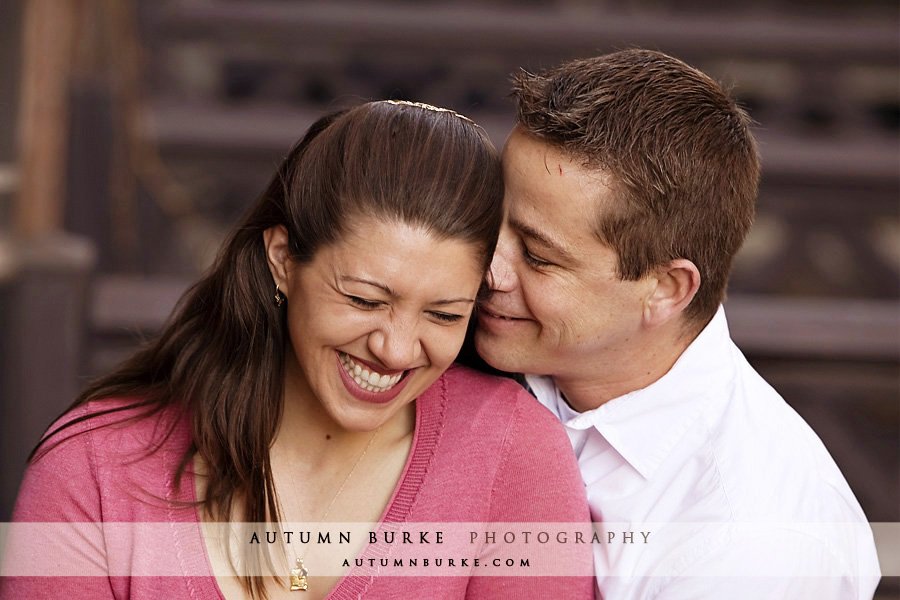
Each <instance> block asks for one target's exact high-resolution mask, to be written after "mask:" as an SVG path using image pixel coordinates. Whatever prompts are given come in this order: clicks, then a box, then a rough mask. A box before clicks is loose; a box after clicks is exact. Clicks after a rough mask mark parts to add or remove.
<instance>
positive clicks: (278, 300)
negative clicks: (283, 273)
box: [275, 283, 287, 308]
mask: <svg viewBox="0 0 900 600" xmlns="http://www.w3.org/2000/svg"><path fill="white" fill-rule="evenodd" d="M285 300H287V298H286V297H285V295H284V293H283V292H282V291H281V290H279V289H278V284H277V283H276V284H275V306H277V307H278V308H281V306H282V305H283V304H284V301H285Z"/></svg>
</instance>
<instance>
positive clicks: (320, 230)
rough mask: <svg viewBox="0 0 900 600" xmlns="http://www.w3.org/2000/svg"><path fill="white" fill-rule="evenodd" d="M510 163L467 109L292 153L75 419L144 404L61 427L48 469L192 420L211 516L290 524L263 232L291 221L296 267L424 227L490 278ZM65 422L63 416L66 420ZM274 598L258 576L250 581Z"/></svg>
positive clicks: (281, 346)
mask: <svg viewBox="0 0 900 600" xmlns="http://www.w3.org/2000/svg"><path fill="white" fill-rule="evenodd" d="M502 200H503V182H502V175H501V170H500V163H499V158H498V155H497V152H496V150H495V149H494V147H493V146H492V145H491V143H490V141H489V140H488V138H487V136H486V134H485V133H484V131H483V130H482V129H481V128H480V127H477V126H476V125H474V124H473V123H471V122H469V121H468V120H466V119H463V118H461V117H460V116H458V115H456V114H455V113H451V112H442V111H436V110H430V109H427V108H422V107H419V106H414V105H405V104H392V103H387V102H373V103H368V104H364V105H362V106H359V107H357V108H354V109H351V110H347V111H342V112H338V113H333V114H331V115H327V116H325V117H323V118H321V119H319V120H318V121H316V123H314V124H313V125H312V126H311V127H310V128H309V130H308V131H307V132H306V134H305V135H304V137H303V138H302V139H301V140H300V141H299V142H298V143H297V144H296V145H295V146H294V147H293V148H292V149H291V151H290V152H289V153H288V155H287V157H286V158H285V159H284V161H283V162H282V163H281V165H280V166H279V168H278V169H277V171H276V173H275V175H274V176H273V178H272V180H271V181H270V183H269V184H268V186H267V187H266V189H265V191H264V192H263V194H262V195H261V196H260V197H259V198H258V199H257V201H256V202H255V204H254V206H253V207H252V208H251V210H250V211H249V212H248V213H247V215H246V216H245V217H244V218H243V219H242V221H241V223H240V224H239V225H238V226H237V227H236V228H235V229H234V230H233V231H232V233H231V235H230V236H229V238H228V239H227V241H226V242H225V244H224V245H223V247H222V249H221V250H220V252H219V255H218V257H217V258H216V261H215V263H214V264H213V266H212V267H211V269H210V270H209V272H208V273H207V274H206V275H205V276H204V277H203V278H202V279H200V281H198V282H197V283H196V284H194V285H193V286H192V287H191V288H190V289H188V291H187V292H186V293H185V294H184V295H183V296H182V298H181V299H180V301H179V302H178V305H177V306H176V308H175V310H174V312H173V314H172V315H171V316H170V318H169V319H168V321H167V322H166V324H165V325H164V327H163V328H162V330H161V332H160V333H159V334H158V335H157V336H156V337H155V338H153V339H152V340H150V341H149V342H148V343H146V344H145V345H144V346H143V347H142V348H141V349H139V350H138V351H137V352H136V353H135V354H134V355H133V356H131V357H130V358H129V359H128V360H126V361H125V362H124V363H122V364H121V365H120V366H119V367H118V368H117V369H116V370H115V371H113V372H112V373H110V374H108V375H106V376H103V377H101V378H100V379H98V380H96V381H94V382H93V383H91V384H90V385H89V386H88V387H87V388H86V389H85V390H84V391H83V392H82V393H81V394H80V395H79V396H78V398H77V399H76V400H75V402H74V403H73V404H72V406H70V407H69V409H67V411H66V412H69V411H71V410H72V409H74V408H76V407H78V406H81V405H83V404H85V403H87V402H92V401H93V402H95V404H97V401H101V402H102V401H105V400H109V399H123V398H125V399H134V400H133V402H130V403H128V404H127V405H124V406H123V405H121V404H116V405H115V406H113V407H110V408H108V409H99V410H92V411H91V412H89V413H88V414H86V415H83V416H80V417H77V418H74V419H71V420H68V421H66V422H64V424H62V425H60V426H58V427H57V428H56V429H54V430H53V431H49V432H48V433H47V434H46V435H45V436H44V438H43V439H42V441H41V442H40V443H39V444H38V446H37V447H36V448H35V450H34V451H32V455H31V457H29V460H40V457H41V456H42V455H43V453H44V452H46V451H48V450H49V448H51V447H52V446H54V445H55V442H54V440H55V439H56V440H58V439H59V438H60V436H59V434H60V433H61V432H62V431H64V430H65V429H67V428H68V427H71V426H72V425H74V424H76V423H78V422H81V421H85V420H89V419H93V418H95V417H97V416H99V415H102V414H108V413H110V412H116V411H122V410H128V409H135V408H141V409H144V410H142V411H139V414H140V416H139V417H137V418H146V417H148V416H150V415H152V414H155V413H158V412H159V411H161V410H163V409H167V408H171V409H174V410H176V411H184V412H186V413H187V414H188V416H189V418H190V421H191V426H192V441H191V445H190V447H189V448H188V450H187V451H186V452H185V454H184V456H183V457H182V460H181V463H180V465H179V467H178V469H177V471H176V474H175V484H176V486H178V485H179V484H180V482H181V478H182V476H183V475H184V473H185V469H186V468H187V465H188V464H189V463H190V460H191V458H192V457H193V456H194V455H195V454H199V455H200V457H202V459H203V461H204V463H205V465H206V471H207V473H206V474H207V484H206V495H205V498H204V499H203V500H202V501H201V504H202V505H203V508H204V509H205V510H206V511H207V512H208V514H209V515H211V517H212V518H213V519H214V520H220V521H227V520H230V519H231V516H232V509H233V508H234V506H235V502H236V501H238V500H239V501H240V506H242V507H243V515H242V517H243V520H244V521H245V522H247V523H264V522H276V523H277V522H279V521H280V515H279V509H278V500H277V495H276V491H275V485H274V481H273V478H272V470H271V464H270V461H269V448H270V446H271V444H272V442H273V440H274V437H275V434H276V432H277V430H278V426H279V423H280V420H281V416H282V403H283V391H284V389H283V388H284V360H285V354H286V352H285V344H287V343H289V341H290V340H289V339H288V337H287V333H286V332H287V327H286V323H285V314H286V311H284V310H282V309H280V308H278V307H276V306H275V304H274V302H273V296H274V291H275V285H274V282H273V280H272V275H271V273H270V271H269V268H268V265H267V261H266V255H265V247H264V244H263V231H265V230H266V229H268V228H270V227H273V226H276V225H283V226H285V227H286V228H287V230H288V238H289V243H290V250H291V254H292V255H293V258H294V259H295V260H296V261H298V262H300V263H303V262H308V261H310V260H312V258H313V256H314V255H315V253H316V252H317V251H318V250H319V249H320V248H321V247H323V246H324V245H327V244H331V243H335V242H336V241H338V240H340V239H341V235H342V233H343V232H344V227H345V226H346V224H347V223H348V222H349V221H350V220H351V219H352V218H353V217H354V216H357V215H366V216H373V217H376V218H382V219H389V220H398V221H401V222H404V223H408V224H413V225H418V226H421V227H423V228H425V229H426V230H427V231H429V232H431V233H432V234H434V235H436V236H438V237H440V238H449V239H459V240H462V241H465V242H468V243H470V244H471V245H472V247H473V250H474V251H476V252H478V255H479V258H480V259H481V261H482V265H483V267H484V269H485V270H486V269H487V267H488V265H489V263H490V258H491V255H492V253H493V250H494V246H495V245H496V241H497V236H498V233H499V229H500V223H501V220H502ZM64 414H65V413H64ZM242 582H243V584H244V587H245V589H246V590H247V591H248V593H249V594H250V595H251V597H258V596H261V597H266V596H267V594H266V591H265V585H264V584H263V583H262V580H261V579H259V578H254V577H251V576H250V575H246V576H244V577H243V578H242Z"/></svg>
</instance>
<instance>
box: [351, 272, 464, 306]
mask: <svg viewBox="0 0 900 600" xmlns="http://www.w3.org/2000/svg"><path fill="white" fill-rule="evenodd" d="M341 281H355V282H356V283H364V284H366V285H371V286H374V287H377V288H378V289H380V290H383V291H384V292H385V293H386V294H387V295H389V296H393V297H395V298H396V297H397V294H396V293H395V292H394V290H392V289H391V288H389V287H388V286H386V285H384V284H383V283H378V282H377V281H373V280H371V279H364V278H362V277H352V276H350V275H344V276H343V277H341ZM457 302H465V303H467V304H474V303H475V300H474V299H473V298H448V299H446V300H435V301H434V302H431V303H430V304H434V305H437V306H443V305H445V304H456V303H457Z"/></svg>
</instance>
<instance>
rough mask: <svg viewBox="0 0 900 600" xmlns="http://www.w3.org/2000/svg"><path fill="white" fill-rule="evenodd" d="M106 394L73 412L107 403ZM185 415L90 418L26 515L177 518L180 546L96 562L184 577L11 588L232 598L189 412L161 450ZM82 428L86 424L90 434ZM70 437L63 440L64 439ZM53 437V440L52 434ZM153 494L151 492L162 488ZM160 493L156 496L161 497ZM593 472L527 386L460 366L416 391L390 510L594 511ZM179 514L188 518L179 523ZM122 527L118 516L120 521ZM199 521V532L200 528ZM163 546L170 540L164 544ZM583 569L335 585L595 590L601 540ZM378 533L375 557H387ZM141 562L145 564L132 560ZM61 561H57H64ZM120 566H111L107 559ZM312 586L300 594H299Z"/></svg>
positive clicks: (361, 590)
mask: <svg viewBox="0 0 900 600" xmlns="http://www.w3.org/2000/svg"><path fill="white" fill-rule="evenodd" d="M106 406H107V405H106V403H92V404H91V405H89V406H87V407H84V408H79V409H78V410H76V411H74V412H73V413H71V414H70V415H67V416H65V417H63V420H68V419H71V418H72V417H74V416H76V415H80V414H85V413H88V412H91V411H96V410H101V409H102V408H105V407H106ZM172 418H174V417H173V415H172V413H171V412H169V413H162V414H160V415H157V416H154V417H151V418H147V419H144V420H142V421H138V422H132V423H129V424H127V425H113V426H110V427H104V428H101V429H96V428H94V429H92V430H91V431H87V430H89V429H91V428H92V427H95V426H96V425H97V424H100V423H111V422H115V421H119V420H121V419H122V413H118V414H116V415H114V416H101V417H98V418H96V419H94V420H91V421H89V423H91V424H90V425H86V424H84V423H79V424H77V425H75V426H73V427H71V428H70V429H68V430H67V431H66V433H65V434H64V435H63V436H61V437H62V438H63V439H64V441H63V442H62V443H60V444H58V445H56V446H53V447H52V449H51V450H50V451H49V452H48V453H47V454H46V455H44V456H43V457H41V458H40V459H39V460H38V461H36V462H34V463H33V464H31V465H30V466H29V468H28V470H27V472H26V474H25V479H24V481H23V482H22V487H21V489H20V491H19V497H18V500H17V503H16V508H15V511H14V514H13V520H14V521H16V522H87V523H100V522H103V523H115V522H129V523H135V522H137V523H145V522H146V523H169V524H171V525H172V534H171V540H168V541H169V543H167V544H166V546H168V548H167V553H166V556H160V557H151V556H148V554H149V551H146V550H145V551H143V552H142V548H146V545H145V544H144V543H143V542H142V540H141V539H140V534H139V533H138V534H135V537H134V538H133V539H131V541H130V543H129V544H127V545H126V546H125V547H122V545H121V544H116V546H117V547H115V548H111V547H110V542H109V541H107V540H102V539H98V540H96V541H95V542H94V543H93V544H90V543H88V544H87V545H88V547H89V548H90V551H89V553H91V554H93V556H90V557H88V559H89V560H90V561H91V562H92V563H96V564H99V565H103V566H104V568H107V567H108V568H109V572H111V573H114V574H115V573H124V572H140V569H141V568H146V563H147V562H148V561H156V560H160V561H166V560H169V561H171V562H173V564H175V565H176V566H177V567H178V569H180V572H181V573H184V575H183V576H180V577H78V578H70V579H67V580H66V581H65V582H64V584H62V583H60V582H59V581H58V580H53V579H50V578H46V577H15V578H4V581H3V582H2V584H0V586H2V587H0V598H2V600H12V599H14V598H15V599H18V598H51V597H64V598H91V599H107V598H135V599H138V598H140V599H144V598H146V599H154V600H155V599H158V598H165V599H166V600H175V599H178V598H192V599H196V600H201V599H208V600H221V599H222V598H223V596H222V594H221V592H220V590H219V588H218V586H217V585H216V581H215V578H214V577H213V575H212V570H211V568H210V563H209V559H208V556H207V553H206V550H205V546H204V542H203V538H202V536H201V534H200V530H199V527H194V526H191V524H199V519H198V513H197V510H196V508H194V507H188V508H185V507H183V506H178V505H176V504H174V503H173V502H171V501H175V502H176V503H177V502H192V501H194V500H195V492H194V481H193V477H192V476H191V475H190V469H189V470H188V472H187V473H186V474H185V476H184V477H183V479H182V482H181V485H180V487H178V488H176V487H175V485H174V481H173V476H174V473H175V469H176V468H177V465H178V461H179V460H180V458H181V456H182V454H183V452H184V451H185V450H186V448H187V447H188V445H189V443H190V425H189V423H188V421H187V419H182V420H181V421H180V422H178V423H177V424H176V426H175V430H174V433H173V435H172V436H171V437H169V438H168V439H167V440H166V441H165V442H164V443H163V444H162V446H160V447H159V449H158V450H156V451H154V452H152V453H150V454H147V449H148V446H149V445H153V442H154V441H156V442H158V441H159V440H160V439H161V437H160V435H161V432H163V431H164V430H165V429H166V425H167V423H171V419H172ZM79 432H86V433H84V435H78V433H79ZM54 441H56V440H54ZM52 443H53V441H51V444H52ZM148 493H149V494H150V495H148ZM153 496H155V497H156V498H153ZM589 518H590V517H589V512H588V506H587V501H586V498H585V490H584V484H583V483H582V480H581V476H580V474H579V471H578V467H577V465H576V462H575V458H574V456H573V453H572V449H571V446H570V444H569V440H568V438H567V437H566V434H565V432H564V431H563V429H562V427H561V425H560V423H559V421H558V420H557V419H556V418H554V417H553V416H552V415H551V414H550V412H549V411H547V410H546V409H545V408H544V407H543V406H541V405H540V404H539V403H538V402H537V401H535V400H534V399H533V398H532V397H531V396H529V395H528V393H527V392H526V391H525V390H523V389H522V388H521V387H519V386H518V385H517V384H515V383H513V382H512V381H509V380H504V379H499V378H495V377H490V376H487V375H484V374H481V373H477V372H475V371H472V370H469V369H467V368H465V367H461V366H457V365H454V366H453V367H451V368H450V369H449V370H448V371H447V372H446V373H445V374H444V375H443V376H442V377H441V378H440V379H438V381H437V382H435V384H434V385H432V386H431V387H430V388H429V389H428V390H426V392H425V393H423V394H422V396H421V397H420V398H419V399H418V400H417V401H416V429H415V434H414V439H413V443H412V448H411V450H410V454H409V458H408V459H407V463H406V466H405V468H404V471H403V474H402V475H401V477H400V481H399V483H398V485H397V487H396V489H395V490H394V494H393V496H392V498H391V500H390V501H389V503H388V506H387V508H386V509H385V511H384V513H383V518H382V526H384V524H386V523H387V524H400V523H436V522H443V523H452V522H463V523H466V522H473V523H478V522H573V523H574V522H587V521H588V520H589ZM176 525H177V526H176ZM107 527H108V526H107ZM186 532H187V533H186ZM157 545H158V544H157ZM566 552H567V553H571V552H574V553H575V554H573V555H572V556H573V557H574V562H575V563H576V565H575V567H574V570H573V571H571V572H578V573H585V574H586V576H582V577H499V576H473V577H446V576H430V577H410V576H404V577H388V576H379V575H378V573H377V567H376V568H375V569H372V568H370V567H367V566H363V567H357V566H355V567H353V568H351V570H350V571H349V572H348V573H347V575H346V576H345V577H343V579H341V581H340V583H339V584H338V585H337V586H336V587H335V588H334V589H333V590H332V592H331V593H330V594H329V596H328V598H329V600H331V599H334V600H337V599H351V598H354V599H355V598H366V599H379V598H429V600H437V599H441V598H549V597H556V598H566V599H578V598H593V578H592V577H591V576H590V573H591V567H590V565H591V546H590V544H582V545H580V547H579V546H568V547H567V550H566ZM377 553H378V547H377V545H372V546H369V547H368V548H367V549H366V550H364V555H363V556H367V555H369V554H372V555H376V554H377ZM129 569H133V570H129ZM51 572H52V571H51ZM104 572H106V571H104ZM299 597H300V594H298V598H299Z"/></svg>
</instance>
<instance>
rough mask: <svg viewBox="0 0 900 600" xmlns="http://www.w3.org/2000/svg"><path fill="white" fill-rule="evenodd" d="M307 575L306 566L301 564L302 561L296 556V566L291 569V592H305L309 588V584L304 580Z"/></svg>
mask: <svg viewBox="0 0 900 600" xmlns="http://www.w3.org/2000/svg"><path fill="white" fill-rule="evenodd" d="M307 575H309V571H307V570H306V567H305V566H304V565H303V561H302V560H301V559H299V558H298V559H297V566H296V567H295V568H293V569H291V591H292V592H305V591H306V590H307V589H308V588H309V585H308V584H307V582H306V576H307Z"/></svg>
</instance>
